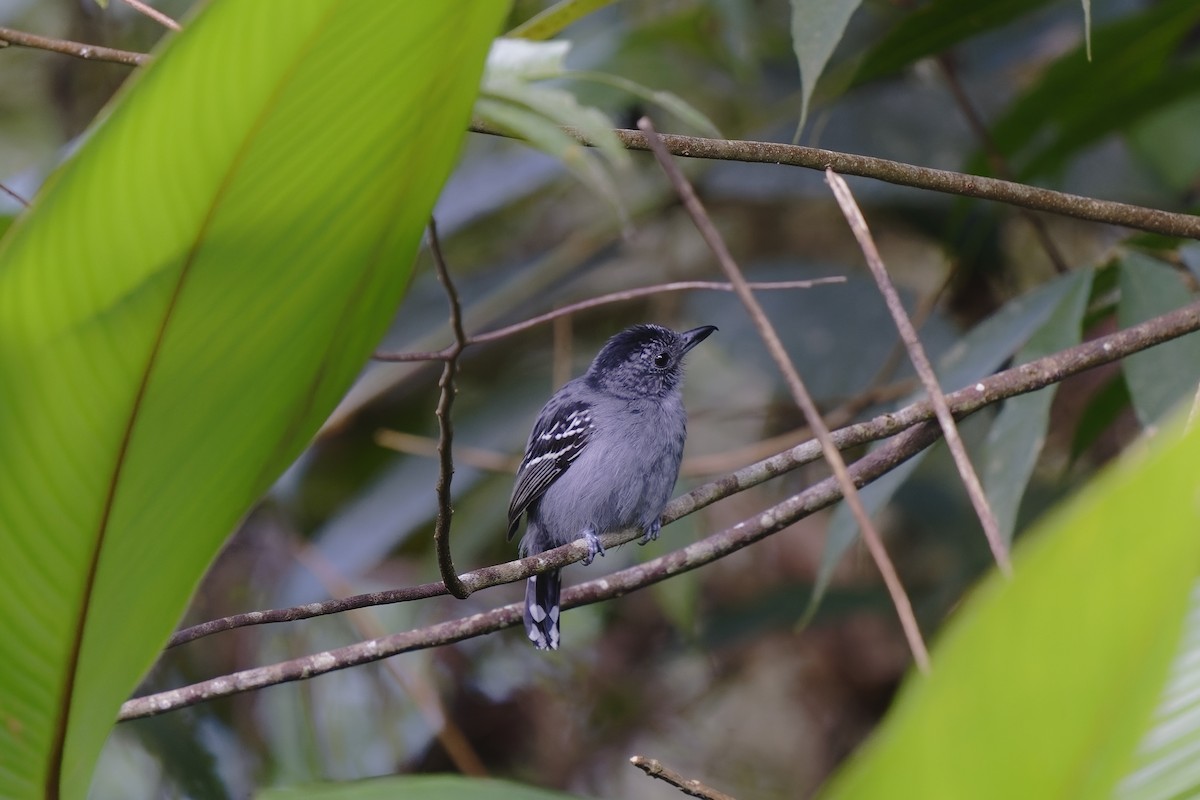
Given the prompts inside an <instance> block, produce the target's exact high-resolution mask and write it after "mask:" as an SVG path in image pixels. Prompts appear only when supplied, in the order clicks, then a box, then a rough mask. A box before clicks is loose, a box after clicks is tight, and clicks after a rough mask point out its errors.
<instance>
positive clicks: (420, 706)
mask: <svg viewBox="0 0 1200 800" xmlns="http://www.w3.org/2000/svg"><path fill="white" fill-rule="evenodd" d="M296 558H297V560H298V561H299V562H300V563H301V564H303V565H304V567H305V569H307V570H308V571H309V572H311V573H312V574H313V575H315V576H316V578H317V580H319V581H320V582H321V584H322V585H323V586H324V587H325V588H326V589H327V590H328V591H329V593H330V594H334V595H343V596H344V595H347V594H349V584H348V583H347V582H346V580H345V578H344V577H343V576H342V575H341V574H340V573H339V572H338V570H337V569H336V568H335V567H334V566H333V564H331V563H329V561H328V560H327V559H326V558H325V557H324V556H323V555H322V553H321V551H320V550H318V549H317V548H315V547H308V548H304V549H301V550H299V551H297V553H296ZM346 616H347V617H349V622H350V624H351V625H352V626H353V627H354V630H355V633H356V634H357V635H358V636H359V637H360V638H378V637H380V636H384V635H385V634H386V632H385V631H384V628H383V626H382V625H380V624H379V620H378V619H377V618H376V616H375V615H374V614H371V613H369V612H368V611H367V610H366V609H356V610H355V611H351V612H350V613H349V614H347V615H346ZM385 663H386V664H387V669H388V671H389V672H391V674H392V677H393V678H394V679H395V680H396V683H398V684H399V685H400V688H401V689H402V690H403V691H404V693H405V694H407V695H408V696H409V698H411V699H412V701H413V704H414V705H415V706H416V708H417V711H418V712H419V713H420V714H421V716H422V717H423V718H424V720H425V724H427V725H428V726H429V729H430V730H431V731H432V732H433V735H434V736H435V737H437V740H438V742H439V743H440V744H441V745H442V749H444V750H445V751H446V755H447V756H449V757H450V761H451V762H453V764H454V766H455V768H456V769H457V770H458V771H459V772H461V773H463V774H464V775H470V776H472V777H476V778H484V777H487V775H488V771H487V767H485V766H484V765H483V760H482V759H480V757H479V754H478V753H477V752H475V748H474V747H472V746H471V742H470V741H469V740H468V739H467V737H466V736H465V735H464V734H463V732H462V729H461V728H460V727H459V726H458V724H457V723H455V722H454V720H453V719H451V717H450V715H449V714H447V713H446V706H445V704H444V703H443V702H442V698H441V695H440V694H439V693H438V690H437V687H436V686H434V685H432V684H431V683H430V681H429V680H426V679H423V678H422V677H421V675H420V674H419V673H418V672H415V671H413V670H409V669H405V667H404V666H403V665H402V663H401V662H400V660H399V659H389V660H387V661H386V662H385Z"/></svg>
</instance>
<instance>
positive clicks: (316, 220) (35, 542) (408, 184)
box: [0, 0, 508, 797]
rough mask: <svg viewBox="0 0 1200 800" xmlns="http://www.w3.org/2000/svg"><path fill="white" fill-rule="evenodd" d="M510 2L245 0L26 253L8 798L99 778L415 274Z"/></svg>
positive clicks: (188, 41)
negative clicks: (135, 709) (201, 587)
mask: <svg viewBox="0 0 1200 800" xmlns="http://www.w3.org/2000/svg"><path fill="white" fill-rule="evenodd" d="M507 5H508V4H507V3H506V2H503V1H502V0H474V1H473V2H470V3H454V4H442V3H394V4H393V3H373V4H361V3H354V2H349V1H348V0H306V2H303V3H292V2H284V0H270V1H268V0H256V2H253V3H244V2H238V1H237V0H218V2H214V3H212V4H211V5H210V6H208V7H207V8H206V9H205V10H204V11H203V12H201V13H200V14H199V15H198V16H197V17H196V18H195V19H193V20H192V21H191V22H189V23H188V24H187V25H186V27H185V29H184V31H183V32H182V33H181V34H179V35H178V36H176V37H174V38H173V40H172V41H171V42H169V43H168V45H167V46H166V47H165V48H164V49H163V50H162V51H161V52H160V53H158V54H157V55H156V57H155V59H154V61H153V63H151V64H150V65H149V66H148V67H147V68H145V69H143V70H141V71H139V74H137V75H135V76H134V77H133V78H132V79H131V82H130V85H129V86H128V87H126V89H125V90H124V91H123V92H122V95H121V97H120V98H119V99H118V101H117V102H115V103H114V106H113V108H112V109H111V111H110V112H109V114H108V116H107V119H106V120H105V121H104V122H103V123H102V124H100V125H99V126H97V128H96V129H95V130H94V131H93V132H92V135H91V137H90V139H89V140H88V141H87V142H86V144H85V145H84V146H83V148H82V149H81V150H80V152H79V153H78V154H77V155H76V156H75V157H74V158H73V159H72V160H71V161H70V162H69V163H68V164H67V165H65V166H64V167H63V168H62V169H61V170H60V171H59V173H58V174H57V175H55V177H54V178H53V179H52V181H51V182H50V183H49V184H48V185H47V186H46V188H45V189H44V191H43V192H42V193H41V195H39V197H38V198H37V199H36V202H35V203H34V207H33V208H32V209H31V210H30V212H29V213H28V214H27V215H26V216H25V217H24V218H22V219H21V220H19V221H18V222H17V224H16V225H15V226H14V227H13V229H12V230H10V231H9V234H8V236H7V238H6V239H5V242H4V245H3V247H2V248H0V441H3V442H4V446H3V448H0V551H2V552H3V554H4V556H3V558H2V559H0V796H4V797H33V796H45V795H51V794H55V793H57V792H58V791H59V790H60V789H61V793H62V794H63V795H65V796H67V797H81V796H83V794H84V792H85V791H86V789H87V785H88V780H89V775H90V772H91V769H92V765H93V763H94V761H95V758H96V755H97V753H98V751H99V749H100V747H101V744H102V743H103V741H104V738H105V736H106V735H107V733H108V731H109V728H110V726H111V724H112V721H113V719H114V718H115V715H116V711H117V708H118V706H119V704H120V702H121V701H122V700H124V699H125V698H126V697H127V696H128V694H129V692H130V691H131V690H132V689H133V687H134V686H135V685H136V683H137V681H138V678H139V676H140V675H141V674H142V673H143V672H144V671H145V670H146V668H147V667H148V666H149V665H150V664H151V662H152V661H153V659H154V657H155V655H156V653H157V651H158V650H159V648H160V647H161V646H162V644H163V642H164V641H165V640H166V638H167V636H168V634H169V633H170V630H171V628H172V627H173V626H174V625H175V623H176V621H177V620H178V618H179V616H180V614H181V613H182V610H183V608H184V605H185V603H186V602H187V599H188V597H189V595H190V593H191V591H192V589H193V588H194V586H195V584H196V582H197V581H198V580H199V578H200V576H201V574H202V572H203V571H204V569H205V567H206V566H207V564H208V563H209V561H210V560H211V558H212V557H213V555H214V553H215V552H216V551H217V549H218V548H219V546H220V544H221V542H222V540H223V539H224V537H225V536H226V535H227V534H228V533H229V531H230V530H231V529H232V528H233V526H234V525H235V524H236V522H237V520H238V518H239V517H240V516H241V515H242V514H244V513H245V511H246V509H247V508H248V507H249V506H250V504H251V503H252V502H253V501H254V499H255V498H256V497H257V496H258V495H259V494H260V493H261V492H262V491H263V490H264V489H265V488H266V487H267V486H269V485H270V483H271V482H272V480H273V479H274V478H275V476H276V475H278V474H279V472H280V471H281V470H282V469H283V468H285V467H286V466H287V464H288V463H289V462H290V461H291V460H292V459H293V458H294V457H295V456H296V455H297V453H298V452H299V451H300V449H301V448H302V447H303V446H304V444H305V443H306V441H307V440H308V439H309V437H310V436H311V435H312V433H313V431H314V430H315V429H316V427H317V425H319V423H320V422H321V420H322V419H323V418H324V417H325V415H326V414H327V413H328V412H329V410H330V408H331V407H332V406H333V404H334V403H335V402H336V401H337V399H338V397H339V396H340V395H341V394H342V393H343V392H344V391H345V389H346V386H347V385H348V384H349V382H350V381H351V380H352V379H353V377H354V375H355V374H356V373H357V372H358V370H359V369H360V368H361V366H362V364H363V362H364V360H365V358H366V356H367V354H368V353H369V352H370V349H371V348H372V346H373V345H374V344H375V343H376V341H377V340H378V338H379V337H380V335H381V334H382V332H383V330H384V328H385V327H386V325H387V323H388V321H389V319H390V317H391V316H392V314H393V313H394V310H395V308H396V306H397V304H398V302H399V299H400V297H401V296H402V294H403V292H404V288H405V286H406V284H407V281H408V274H409V270H410V264H411V261H412V256H413V253H414V251H415V249H416V246H417V244H418V242H419V237H420V235H421V230H422V228H423V226H424V223H425V221H426V220H427V218H428V215H429V211H430V208H431V207H432V204H433V201H434V199H435V197H436V196H437V193H438V191H439V189H440V187H441V185H442V183H443V181H444V179H445V177H446V174H447V173H448V171H449V169H450V166H451V164H452V161H453V158H454V156H455V153H456V151H457V149H458V145H459V141H460V138H461V131H463V130H464V129H465V126H466V123H467V121H468V118H469V110H470V106H471V102H472V100H473V98H474V95H475V91H476V88H477V86H478V82H479V76H480V72H481V69H482V65H483V60H484V56H485V54H486V52H487V48H488V44H489V42H490V40H491V37H492V35H493V34H494V33H495V31H496V29H497V28H498V27H499V25H500V23H501V20H502V18H503V16H504V14H505V12H506V10H507Z"/></svg>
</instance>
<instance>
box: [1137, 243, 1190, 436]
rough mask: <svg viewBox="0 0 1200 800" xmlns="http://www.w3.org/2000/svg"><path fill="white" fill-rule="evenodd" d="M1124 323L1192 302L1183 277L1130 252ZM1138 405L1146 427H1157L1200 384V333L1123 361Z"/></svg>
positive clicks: (1166, 267)
mask: <svg viewBox="0 0 1200 800" xmlns="http://www.w3.org/2000/svg"><path fill="white" fill-rule="evenodd" d="M1119 266H1120V279H1119V282H1120V287H1121V300H1120V304H1119V305H1118V306H1117V321H1118V322H1119V323H1120V325H1121V327H1123V328H1124V327H1127V326H1129V325H1135V324H1137V323H1139V322H1144V321H1146V320H1148V319H1150V318H1151V317H1156V316H1158V315H1159V314H1164V313H1166V312H1167V311H1171V310H1172V309H1175V308H1179V307H1180V306H1183V305H1187V304H1188V303H1190V302H1192V300H1193V297H1192V294H1191V292H1189V291H1188V289H1187V287H1186V286H1185V285H1184V282H1183V279H1182V276H1181V275H1180V274H1179V273H1177V272H1176V271H1175V270H1174V269H1172V268H1171V267H1169V266H1167V265H1166V264H1164V263H1163V262H1161V261H1158V260H1156V259H1153V258H1151V257H1150V256H1146V255H1142V254H1141V253H1129V254H1128V255H1126V256H1125V257H1124V258H1123V259H1121V261H1120V264H1119ZM1121 369H1122V370H1123V371H1124V373H1125V382H1126V383H1127V384H1128V386H1129V395H1130V397H1132V398H1133V409H1134V411H1136V412H1137V417H1138V420H1139V421H1140V422H1141V423H1142V425H1143V426H1145V427H1147V428H1152V427H1154V426H1155V425H1157V424H1158V423H1159V422H1160V421H1161V420H1162V418H1163V417H1164V416H1165V415H1166V414H1167V413H1168V412H1169V411H1171V409H1172V408H1174V406H1175V405H1176V404H1177V403H1179V402H1181V401H1182V400H1183V399H1184V398H1190V397H1192V396H1193V395H1195V393H1196V386H1197V384H1198V383H1200V336H1184V337H1182V338H1180V339H1175V340H1173V341H1170V342H1165V343H1164V344H1160V345H1159V346H1158V347H1152V348H1150V349H1149V350H1146V351H1144V352H1141V353H1138V354H1136V355H1132V356H1130V357H1129V358H1127V359H1125V360H1124V361H1123V362H1122V363H1121Z"/></svg>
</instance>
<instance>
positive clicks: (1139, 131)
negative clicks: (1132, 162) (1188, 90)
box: [1126, 92, 1200, 246]
mask: <svg viewBox="0 0 1200 800" xmlns="http://www.w3.org/2000/svg"><path fill="white" fill-rule="evenodd" d="M1197 130H1200V92H1198V93H1196V94H1194V95H1192V96H1191V97H1187V98H1185V99H1184V100H1182V101H1180V102H1178V103H1175V104H1173V105H1171V106H1169V107H1167V108H1164V109H1162V110H1161V111H1158V112H1157V113H1155V114H1154V115H1153V116H1151V117H1149V118H1148V119H1145V120H1144V121H1142V122H1141V123H1140V124H1138V125H1136V126H1134V128H1133V129H1132V130H1131V131H1130V132H1129V135H1128V136H1127V137H1126V139H1127V140H1128V142H1129V145H1130V147H1131V148H1132V149H1133V151H1134V152H1135V153H1136V154H1137V156H1138V158H1139V159H1140V160H1141V161H1142V163H1144V164H1146V165H1148V166H1149V167H1150V168H1151V169H1153V170H1154V174H1155V177H1157V178H1158V179H1159V180H1160V181H1162V182H1163V183H1164V184H1165V185H1166V186H1168V187H1170V188H1171V190H1172V191H1175V192H1178V193H1180V194H1181V195H1186V193H1187V192H1189V191H1190V190H1191V188H1192V185H1193V183H1194V182H1195V180H1196V176H1197V175H1200V142H1197V136H1196V131H1197ZM1193 246H1194V245H1193Z"/></svg>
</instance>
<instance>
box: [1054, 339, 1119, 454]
mask: <svg viewBox="0 0 1200 800" xmlns="http://www.w3.org/2000/svg"><path fill="white" fill-rule="evenodd" d="M1085 327H1086V326H1085ZM1129 405H1130V399H1129V387H1127V386H1126V385H1125V377H1124V376H1123V375H1121V373H1120V372H1117V373H1115V374H1114V375H1113V377H1112V379H1111V380H1110V381H1108V382H1107V383H1106V384H1104V386H1103V387H1102V388H1100V389H1099V390H1097V391H1096V393H1095V394H1094V395H1092V397H1091V399H1090V400H1088V404H1087V406H1086V407H1085V408H1084V409H1083V414H1081V415H1080V418H1079V424H1078V425H1077V426H1076V428H1075V435H1074V436H1072V437H1071V453H1070V459H1069V463H1070V464H1071V465H1074V463H1075V462H1076V460H1078V458H1079V457H1080V456H1081V455H1083V454H1084V452H1085V451H1086V450H1087V449H1088V448H1089V447H1091V446H1092V445H1093V444H1095V443H1096V441H1097V440H1099V438H1100V436H1101V434H1103V433H1104V432H1105V431H1107V430H1108V429H1109V427H1110V426H1111V425H1112V424H1113V423H1114V422H1115V421H1116V420H1117V418H1118V417H1120V416H1121V414H1122V413H1123V412H1124V411H1125V410H1126V409H1128V408H1129Z"/></svg>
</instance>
